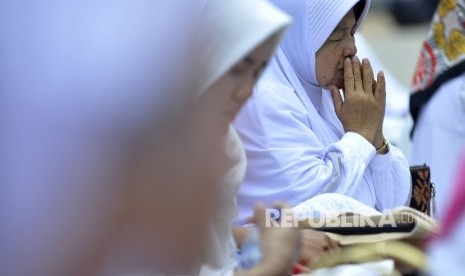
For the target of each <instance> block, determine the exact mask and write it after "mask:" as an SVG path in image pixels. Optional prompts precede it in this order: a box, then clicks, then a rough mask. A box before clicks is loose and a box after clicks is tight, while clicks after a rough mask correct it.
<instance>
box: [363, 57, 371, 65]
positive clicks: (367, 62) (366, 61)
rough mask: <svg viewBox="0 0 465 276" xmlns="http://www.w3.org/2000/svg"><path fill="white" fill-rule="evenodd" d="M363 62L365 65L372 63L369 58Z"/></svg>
mask: <svg viewBox="0 0 465 276" xmlns="http://www.w3.org/2000/svg"><path fill="white" fill-rule="evenodd" d="M362 62H363V63H365V64H370V61H369V60H368V59H367V58H364V59H363V60H362Z"/></svg>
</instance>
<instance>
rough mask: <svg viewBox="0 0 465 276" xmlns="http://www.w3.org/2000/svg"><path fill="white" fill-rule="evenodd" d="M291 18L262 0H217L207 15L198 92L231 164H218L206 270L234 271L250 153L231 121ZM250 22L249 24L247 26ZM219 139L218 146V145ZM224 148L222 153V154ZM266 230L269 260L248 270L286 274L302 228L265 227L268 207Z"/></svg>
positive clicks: (203, 116) (199, 105)
mask: <svg viewBox="0 0 465 276" xmlns="http://www.w3.org/2000/svg"><path fill="white" fill-rule="evenodd" d="M289 23H290V20H289V17H287V16H286V15H285V14H283V13H281V12H280V11H279V10H277V9H276V8H274V7H273V6H271V5H269V4H268V3H266V2H265V1H262V0H231V1H222V0H212V1H209V2H208V3H207V4H206V6H205V8H204V11H203V13H202V15H201V20H200V31H199V41H200V43H202V45H203V47H204V49H203V51H202V52H203V54H202V55H201V56H200V58H201V59H202V60H206V62H207V64H206V72H204V73H205V76H206V81H205V83H204V84H203V85H202V87H204V89H202V93H201V94H200V95H197V100H196V103H195V105H196V110H197V111H198V112H199V113H198V114H197V115H198V116H199V118H200V119H199V122H200V123H202V124H208V125H210V126H213V128H214V131H213V133H211V135H213V136H215V137H217V138H218V139H217V140H218V141H220V142H221V143H222V144H221V146H222V147H223V149H226V152H225V153H224V154H225V155H226V158H224V156H221V158H219V160H224V159H226V160H227V162H226V164H224V163H222V164H218V166H217V168H218V167H222V168H220V170H221V171H223V172H224V174H223V177H222V178H221V179H220V180H219V183H220V187H219V190H218V191H217V192H216V193H212V196H213V197H214V198H215V200H216V202H217V205H216V208H215V210H214V214H213V216H212V218H211V220H210V223H209V237H208V238H209V241H208V243H207V244H206V246H205V248H203V251H202V254H201V261H202V262H203V263H204V264H203V265H202V266H201V268H200V273H199V274H200V275H232V274H234V271H235V270H236V252H237V246H236V243H235V241H234V238H233V233H232V221H233V219H234V217H235V216H236V194H237V191H238V189H239V185H240V184H241V182H242V179H243V177H244V174H245V167H246V164H245V154H244V150H243V148H242V145H241V143H240V140H239V138H238V136H237V134H236V132H235V131H234V129H233V128H232V126H230V123H231V122H232V120H233V119H234V117H235V116H236V114H237V113H238V111H239V109H240V108H241V107H242V105H243V104H244V103H245V101H246V100H247V99H248V98H249V97H250V95H251V93H252V87H253V85H254V84H255V82H256V80H257V78H258V76H259V75H260V73H261V72H262V70H263V68H264V67H265V66H266V64H267V62H268V60H269V58H270V57H271V55H272V53H273V51H274V49H275V47H276V46H277V44H278V42H279V40H280V38H281V36H282V34H283V32H284V30H285V29H286V27H287V26H288V25H289ZM243 26H245V28H243ZM216 146H217V145H216V144H215V145H214V146H213V147H214V148H217V147H216ZM222 154H223V153H222V152H219V153H218V155H219V156H220V155H222ZM256 211H257V212H256V216H257V224H259V226H260V230H261V234H262V245H263V246H262V249H263V251H264V252H263V254H264V260H263V262H262V263H261V264H260V265H258V266H257V267H255V268H253V269H252V270H250V271H245V272H242V273H244V275H282V274H283V273H286V272H287V271H289V268H290V265H291V264H292V260H293V257H294V251H296V249H297V248H298V243H299V236H298V231H297V232H296V229H290V228H288V229H284V228H281V229H274V230H272V229H271V228H266V227H264V218H265V216H264V212H265V211H264V209H263V208H258V209H257V210H256Z"/></svg>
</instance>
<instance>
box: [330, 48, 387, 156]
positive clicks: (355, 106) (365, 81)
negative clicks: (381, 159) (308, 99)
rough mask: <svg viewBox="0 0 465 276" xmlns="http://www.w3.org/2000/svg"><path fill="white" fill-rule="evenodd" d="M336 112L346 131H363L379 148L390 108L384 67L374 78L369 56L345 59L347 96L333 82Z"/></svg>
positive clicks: (344, 89)
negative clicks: (366, 57)
mask: <svg viewBox="0 0 465 276" xmlns="http://www.w3.org/2000/svg"><path fill="white" fill-rule="evenodd" d="M329 88H330V90H331V95H332V98H333V103H334V109H335V111H336V115H337V116H338V118H339V120H341V123H342V125H343V127H344V130H345V131H346V132H349V131H350V132H355V133H358V134H360V135H362V136H363V137H364V138H365V139H367V140H368V141H369V142H370V143H371V144H373V146H374V147H375V148H376V149H378V148H380V147H381V146H382V145H383V139H384V138H383V120H384V112H385V108H386V82H385V79H384V74H383V72H382V71H380V72H379V73H378V75H377V80H375V79H374V76H373V70H372V69H371V65H370V62H369V61H368V59H364V60H363V62H362V64H360V60H359V59H358V57H356V56H354V57H353V58H352V59H350V58H346V59H345V60H344V88H343V92H344V100H343V99H342V97H341V95H340V93H339V89H338V88H337V87H336V86H334V85H330V87H329Z"/></svg>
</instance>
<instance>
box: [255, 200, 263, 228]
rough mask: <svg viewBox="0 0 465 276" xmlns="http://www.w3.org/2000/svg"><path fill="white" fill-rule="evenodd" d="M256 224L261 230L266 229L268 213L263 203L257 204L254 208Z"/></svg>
mask: <svg viewBox="0 0 465 276" xmlns="http://www.w3.org/2000/svg"><path fill="white" fill-rule="evenodd" d="M254 217H255V222H256V224H257V226H258V228H259V229H263V228H265V225H266V211H265V207H264V206H263V204H261V203H257V204H255V208H254Z"/></svg>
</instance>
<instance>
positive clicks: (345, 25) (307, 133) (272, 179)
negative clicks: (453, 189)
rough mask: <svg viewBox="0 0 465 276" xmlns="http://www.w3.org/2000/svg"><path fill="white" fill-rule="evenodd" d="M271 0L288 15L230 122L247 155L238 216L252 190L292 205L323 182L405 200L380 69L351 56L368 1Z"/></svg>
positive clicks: (379, 202)
mask: <svg viewBox="0 0 465 276" xmlns="http://www.w3.org/2000/svg"><path fill="white" fill-rule="evenodd" d="M272 2H273V3H274V4H276V5H277V6H278V7H279V8H281V9H282V10H284V11H285V12H287V13H288V14H290V15H291V16H292V17H293V19H294V24H293V26H292V27H291V29H290V31H289V33H288V34H287V35H286V36H285V38H284V39H283V42H282V43H281V44H280V47H279V48H278V50H277V53H276V54H275V56H274V58H273V59H272V61H271V65H270V67H269V69H268V70H267V71H266V72H265V74H264V76H263V78H262V79H261V80H260V81H259V83H258V84H257V86H256V88H255V91H254V94H253V96H252V98H251V100H250V101H249V102H248V103H247V104H246V106H245V107H244V109H243V110H242V111H241V113H240V114H239V116H238V118H237V120H236V122H235V127H236V128H237V131H238V133H239V136H240V138H241V140H242V142H243V144H244V147H245V149H246V154H247V161H248V168H247V173H246V178H245V181H244V183H243V185H242V186H241V189H240V191H239V196H238V209H239V220H238V223H244V222H245V220H246V218H247V217H248V216H250V214H251V210H252V204H253V202H255V201H256V200H261V201H263V202H265V203H266V204H270V203H271V202H273V201H275V200H284V201H286V202H289V203H290V204H291V205H292V206H296V205H298V204H301V203H305V201H306V200H308V199H310V198H312V197H314V196H316V195H318V194H321V193H331V192H333V193H339V194H344V195H347V196H349V197H352V198H354V199H357V200H358V201H360V202H362V203H364V204H366V205H368V206H370V207H374V208H376V209H377V210H381V211H382V210H384V209H390V208H394V207H396V206H399V205H405V204H407V202H408V201H409V199H410V189H411V188H410V186H411V185H410V174H409V169H408V164H407V161H406V160H405V157H404V156H403V155H402V153H401V152H400V151H399V150H398V149H397V148H395V147H393V146H392V145H389V144H388V143H387V141H386V140H385V139H384V136H383V133H382V121H383V118H384V109H385V84H384V76H383V74H382V72H380V73H378V76H377V79H378V81H375V80H374V77H373V73H372V70H371V67H370V64H369V62H368V60H364V61H363V65H362V64H361V63H360V61H359V60H358V58H356V57H355V54H356V46H355V42H354V38H353V34H354V33H355V31H356V30H357V29H358V27H359V26H360V24H361V23H362V21H363V19H364V17H365V15H366V13H367V11H368V8H369V4H370V1H369V0H366V1H359V0H292V1H288V0H273V1H272ZM362 79H363V81H362ZM339 89H342V90H343V91H344V98H345V100H343V99H342V98H341V94H340V92H339ZM328 90H331V93H330V92H329V91H328Z"/></svg>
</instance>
